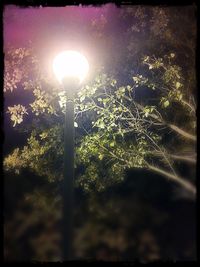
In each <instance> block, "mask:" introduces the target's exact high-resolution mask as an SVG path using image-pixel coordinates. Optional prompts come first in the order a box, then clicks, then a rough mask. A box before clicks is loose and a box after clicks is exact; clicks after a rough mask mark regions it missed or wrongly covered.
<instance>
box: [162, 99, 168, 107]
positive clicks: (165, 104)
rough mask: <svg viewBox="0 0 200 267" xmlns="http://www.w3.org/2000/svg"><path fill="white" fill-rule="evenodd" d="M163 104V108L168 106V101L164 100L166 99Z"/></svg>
mask: <svg viewBox="0 0 200 267" xmlns="http://www.w3.org/2000/svg"><path fill="white" fill-rule="evenodd" d="M163 106H164V107H165V108H166V107H168V106H169V101H168V100H166V101H165V102H164V103H163Z"/></svg>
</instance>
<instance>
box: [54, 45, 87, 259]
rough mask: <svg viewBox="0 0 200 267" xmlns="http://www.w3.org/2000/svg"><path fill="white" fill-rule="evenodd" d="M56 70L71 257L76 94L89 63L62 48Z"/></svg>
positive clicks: (66, 251) (65, 252) (65, 239)
mask: <svg viewBox="0 0 200 267" xmlns="http://www.w3.org/2000/svg"><path fill="white" fill-rule="evenodd" d="M53 70H54V73H55V75H56V77H57V79H58V81H59V83H60V84H62V85H63V87H64V89H65V93H66V98H67V100H66V111H65V129H64V179H63V186H62V199H63V221H62V257H63V260H64V261H66V260H72V259H73V256H72V230H73V188H74V186H73V183H74V95H75V93H76V92H77V90H78V89H79V86H80V84H81V83H82V82H83V80H84V78H85V77H86V75H87V73H88V70H89V64H88V61H87V59H86V58H85V57H84V56H83V55H82V54H80V53H79V52H77V51H72V50H68V51H63V52H61V53H60V54H58V55H57V56H56V57H55V59H54V61H53Z"/></svg>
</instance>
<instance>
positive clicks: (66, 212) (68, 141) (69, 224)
mask: <svg viewBox="0 0 200 267" xmlns="http://www.w3.org/2000/svg"><path fill="white" fill-rule="evenodd" d="M72 90H73V88H72ZM73 188H74V101H73V97H71V99H68V100H67V102H66V112H65V129H64V181H63V188H62V193H63V231H62V241H63V243H62V257H63V261H69V260H72V258H73V254H72V253H73V251H72V241H73V234H72V233H73Z"/></svg>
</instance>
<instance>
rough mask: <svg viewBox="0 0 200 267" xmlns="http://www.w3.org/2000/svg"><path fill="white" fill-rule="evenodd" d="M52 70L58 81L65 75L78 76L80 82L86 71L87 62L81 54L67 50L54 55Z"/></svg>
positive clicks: (87, 67) (65, 76)
mask: <svg viewBox="0 0 200 267" xmlns="http://www.w3.org/2000/svg"><path fill="white" fill-rule="evenodd" d="M53 70H54V73H55V75H56V77H57V79H58V81H59V82H60V83H62V81H63V79H64V78H67V77H75V78H79V80H80V82H82V81H83V80H84V78H85V77H86V75H87V73H88V70H89V64H88V61H87V59H86V58H85V57H84V56H83V55H82V54H80V53H79V52H77V51H73V50H68V51H63V52H61V53H60V54H58V55H57V56H56V57H55V59H54V61H53Z"/></svg>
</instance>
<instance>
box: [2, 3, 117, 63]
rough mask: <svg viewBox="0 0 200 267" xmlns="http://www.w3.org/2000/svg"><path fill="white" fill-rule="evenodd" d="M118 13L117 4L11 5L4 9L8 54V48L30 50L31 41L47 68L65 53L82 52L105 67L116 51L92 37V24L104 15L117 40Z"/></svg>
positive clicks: (110, 30)
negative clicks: (59, 55)
mask: <svg viewBox="0 0 200 267" xmlns="http://www.w3.org/2000/svg"><path fill="white" fill-rule="evenodd" d="M119 10H120V9H119V8H117V7H116V6H115V5H114V4H107V5H102V6H101V7H93V6H87V7H78V6H67V7H42V8H39V7H38V8H32V7H27V8H19V7H17V6H14V5H8V6H6V7H5V9H4V21H3V22H4V26H3V30H4V31H3V33H4V49H5V51H6V48H7V47H8V45H9V44H11V45H12V46H15V47H23V46H27V45H28V43H29V40H31V41H32V44H33V46H34V47H35V48H36V51H37V52H38V53H39V57H40V59H41V62H44V64H45V65H44V66H45V68H46V67H47V66H50V64H49V63H50V62H51V60H52V58H54V57H55V55H56V54H57V53H58V52H60V51H62V50H64V49H73V50H79V51H80V52H82V53H83V54H84V55H85V56H86V57H87V58H88V59H89V60H90V62H91V64H92V65H93V66H94V65H95V64H96V63H98V64H99V65H104V63H105V61H106V60H107V59H106V58H107V55H109V56H110V55H111V53H114V51H113V48H112V47H109V44H108V43H106V44H105V43H104V40H96V39H95V38H94V36H91V23H92V21H93V20H99V19H100V18H101V16H102V15H103V16H104V17H106V19H107V23H106V30H107V32H108V34H109V35H111V36H112V35H115V36H116V34H119V33H118V29H117V26H116V25H117V24H116V22H117V20H118V18H117V14H118V12H119ZM97 27H98V26H97ZM88 29H90V31H89V30H88ZM108 60H109V59H108Z"/></svg>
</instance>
